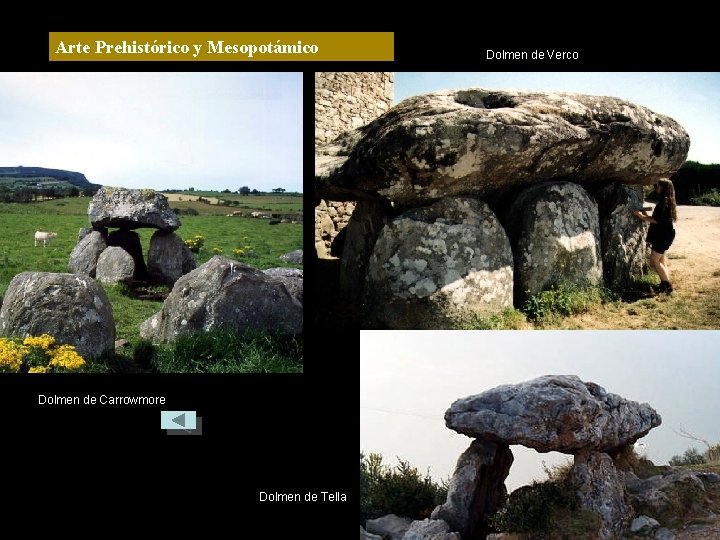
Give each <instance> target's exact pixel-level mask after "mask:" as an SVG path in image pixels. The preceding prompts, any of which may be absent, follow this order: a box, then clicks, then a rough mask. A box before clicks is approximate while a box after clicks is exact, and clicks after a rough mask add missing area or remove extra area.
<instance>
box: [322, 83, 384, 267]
mask: <svg viewBox="0 0 720 540" xmlns="http://www.w3.org/2000/svg"><path fill="white" fill-rule="evenodd" d="M394 80H395V75H394V73H392V72H359V73H351V72H320V73H316V74H315V144H322V143H325V142H328V141H331V140H332V139H334V138H335V137H337V136H338V135H340V134H341V133H343V132H344V131H347V130H349V129H353V128H356V127H360V126H364V125H365V124H368V123H369V122H371V121H372V120H374V119H375V118H377V117H378V116H380V115H381V114H383V113H384V112H385V111H387V110H388V109H390V107H392V104H393V83H394ZM354 208H355V205H354V204H353V203H339V202H333V201H321V202H320V204H319V205H318V206H316V207H315V248H316V250H317V253H318V257H320V258H321V259H324V258H328V257H330V256H331V255H330V250H331V246H332V242H333V240H334V239H335V237H336V236H337V235H338V233H339V232H340V231H341V230H342V229H343V228H344V227H345V225H347V223H348V220H349V219H350V214H352V211H353V210H354Z"/></svg>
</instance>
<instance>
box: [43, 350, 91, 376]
mask: <svg viewBox="0 0 720 540" xmlns="http://www.w3.org/2000/svg"><path fill="white" fill-rule="evenodd" d="M50 356H51V357H52V360H50V363H49V364H48V365H49V366H54V367H61V368H65V369H67V370H73V369H79V368H81V367H83V366H84V365H85V360H84V359H83V357H82V356H80V355H79V354H78V353H77V351H76V350H75V347H73V346H72V345H60V346H59V347H58V348H57V349H55V350H54V351H51V352H50Z"/></svg>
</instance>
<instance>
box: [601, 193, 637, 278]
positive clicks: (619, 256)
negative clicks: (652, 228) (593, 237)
mask: <svg viewBox="0 0 720 540" xmlns="http://www.w3.org/2000/svg"><path fill="white" fill-rule="evenodd" d="M638 191H640V190H636V189H632V188H630V187H628V186H625V185H623V184H617V183H615V184H611V185H609V186H605V187H603V188H602V189H601V190H599V191H598V193H597V195H596V198H597V200H598V203H599V209H600V236H601V238H602V242H601V245H602V262H603V274H604V277H605V283H606V284H608V285H609V286H611V287H613V288H616V289H625V288H627V287H628V286H629V285H630V283H631V280H632V276H640V275H642V274H643V273H644V270H645V258H646V246H645V237H646V236H647V230H648V224H647V222H645V221H642V220H640V219H638V218H636V217H635V216H634V215H633V210H640V209H642V207H643V199H642V192H640V193H638Z"/></svg>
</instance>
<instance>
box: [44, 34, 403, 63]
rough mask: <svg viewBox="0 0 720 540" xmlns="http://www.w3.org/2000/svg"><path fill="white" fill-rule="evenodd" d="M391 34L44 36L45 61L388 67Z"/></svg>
mask: <svg viewBox="0 0 720 540" xmlns="http://www.w3.org/2000/svg"><path fill="white" fill-rule="evenodd" d="M394 58H395V35H394V33H393V32H50V61H51V62H62V61H84V62H87V61H95V62H113V61H125V62H127V61H132V62H136V61H152V62H172V61H175V62H179V61H183V62H185V61H200V62H213V61H215V62H217V61H224V62H228V61H230V62H242V61H253V60H255V61H263V62H264V61H285V62H288V61H290V62H308V61H310V62H315V61H388V62H390V61H393V60H394Z"/></svg>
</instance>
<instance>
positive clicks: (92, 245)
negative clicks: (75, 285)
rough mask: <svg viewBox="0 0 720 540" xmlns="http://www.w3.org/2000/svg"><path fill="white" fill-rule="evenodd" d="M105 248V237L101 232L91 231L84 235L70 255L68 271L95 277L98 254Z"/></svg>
mask: <svg viewBox="0 0 720 540" xmlns="http://www.w3.org/2000/svg"><path fill="white" fill-rule="evenodd" d="M105 248H107V235H105V234H103V233H102V232H101V231H91V232H90V233H89V234H87V235H85V236H84V237H83V238H82V239H81V240H80V241H79V242H78V243H77V244H75V247H74V248H73V250H72V253H70V262H69V263H68V270H69V271H70V272H71V273H73V274H85V275H88V276H90V277H93V278H94V277H95V269H96V267H97V262H98V259H99V258H100V254H101V253H102V252H103V251H104V250H105Z"/></svg>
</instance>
